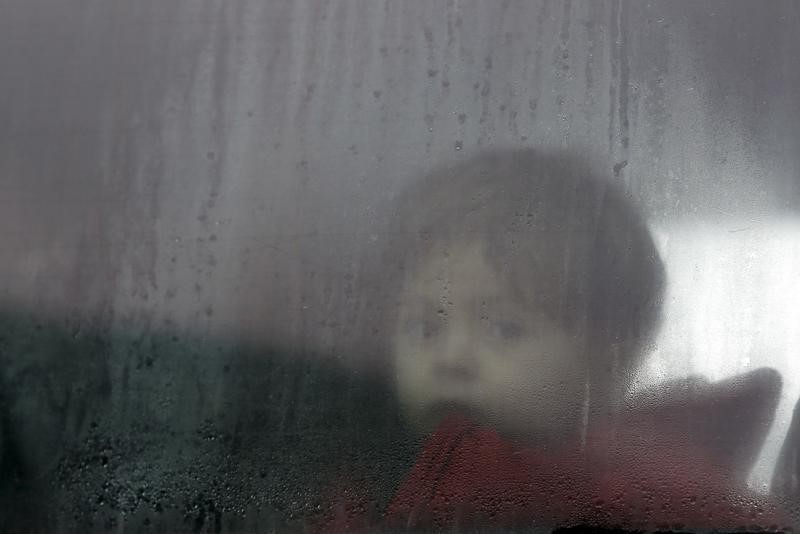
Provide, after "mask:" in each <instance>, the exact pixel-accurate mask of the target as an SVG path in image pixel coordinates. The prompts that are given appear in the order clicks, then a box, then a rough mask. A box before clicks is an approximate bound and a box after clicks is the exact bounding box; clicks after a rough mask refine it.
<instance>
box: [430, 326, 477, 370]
mask: <svg viewBox="0 0 800 534" xmlns="http://www.w3.org/2000/svg"><path fill="white" fill-rule="evenodd" d="M478 363H479V362H478V359H477V355H476V354H475V341H474V339H473V338H472V333H471V332H470V330H469V329H467V328H459V327H456V328H450V329H448V333H447V342H446V344H445V346H444V348H443V350H442V351H441V353H440V354H439V355H438V358H437V361H436V364H435V366H434V370H435V372H436V374H437V376H438V377H440V378H442V379H451V380H459V381H465V382H468V381H472V380H475V379H476V378H477V376H478Z"/></svg>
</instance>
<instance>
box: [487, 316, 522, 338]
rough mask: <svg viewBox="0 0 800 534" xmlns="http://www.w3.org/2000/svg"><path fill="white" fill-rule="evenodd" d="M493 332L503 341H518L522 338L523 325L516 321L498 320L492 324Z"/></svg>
mask: <svg viewBox="0 0 800 534" xmlns="http://www.w3.org/2000/svg"><path fill="white" fill-rule="evenodd" d="M491 332H492V335H493V336H495V337H499V338H502V339H517V338H519V337H520V336H522V332H523V329H522V325H521V324H519V323H517V322H515V321H504V320H497V321H492V323H491Z"/></svg>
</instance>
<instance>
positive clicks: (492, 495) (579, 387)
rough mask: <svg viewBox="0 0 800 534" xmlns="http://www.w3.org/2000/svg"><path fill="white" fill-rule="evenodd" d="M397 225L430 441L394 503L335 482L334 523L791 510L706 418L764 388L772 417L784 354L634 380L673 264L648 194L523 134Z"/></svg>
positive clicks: (717, 519) (385, 283)
mask: <svg viewBox="0 0 800 534" xmlns="http://www.w3.org/2000/svg"><path fill="white" fill-rule="evenodd" d="M387 235H388V239H387V242H386V255H385V256H384V261H383V263H382V269H381V272H380V273H379V274H378V277H379V278H378V279H376V281H375V282H374V284H375V285H374V287H381V288H382V289H383V292H382V293H380V300H381V301H382V302H383V310H384V313H383V314H381V316H380V317H379V320H378V322H379V324H378V325H376V326H375V328H376V330H378V331H381V332H383V333H384V334H385V335H386V347H385V351H386V353H387V354H389V355H390V356H391V361H390V363H389V364H388V365H387V369H388V376H389V377H390V380H389V382H393V383H394V387H395V388H396V392H397V398H398V402H399V406H400V409H401V411H402V413H403V417H404V419H405V420H406V421H407V422H408V423H409V425H410V426H411V427H412V428H414V429H415V431H416V432H418V433H420V434H421V435H422V436H423V439H424V443H423V444H422V446H421V448H420V450H419V452H418V454H417V456H416V460H415V462H414V465H413V466H412V468H411V469H410V470H409V471H408V472H407V473H406V475H405V476H404V477H403V479H402V480H400V481H396V483H397V484H399V485H398V486H397V489H396V491H395V493H394V495H393V497H392V498H391V499H390V502H389V504H388V506H386V508H385V509H383V510H380V509H375V508H374V507H372V508H370V506H368V505H365V504H364V503H365V502H366V501H371V502H374V499H373V498H371V497H370V496H369V490H368V489H365V488H364V486H363V485H361V484H356V485H351V486H350V487H348V486H347V483H346V482H343V483H342V486H343V487H346V488H348V489H347V490H346V491H343V493H342V495H347V497H346V498H344V499H342V498H338V497H334V498H333V501H332V502H333V504H332V506H331V507H330V509H329V514H328V516H327V521H329V522H332V523H323V524H325V525H326V526H330V525H331V524H334V525H337V527H338V528H345V527H350V528H359V527H360V528H365V529H370V528H377V526H378V525H381V526H384V527H392V528H412V529H413V528H422V529H427V528H441V527H448V528H450V527H464V528H472V527H487V526H491V527H509V528H511V527H523V526H530V525H532V524H540V525H542V524H543V525H547V526H569V525H574V524H591V525H596V526H605V527H613V526H624V527H626V528H650V529H652V528H674V527H676V526H677V527H679V528H683V527H684V526H687V525H688V526H689V527H693V528H700V527H703V528H711V527H720V526H728V527H731V528H733V527H739V526H743V525H752V524H761V525H764V526H774V525H777V524H779V523H780V522H782V521H784V518H783V517H782V516H781V515H780V513H779V512H777V511H776V510H774V509H772V508H770V507H769V503H767V502H764V501H763V499H761V498H759V497H757V496H755V495H753V494H751V493H750V492H749V491H748V490H747V489H746V486H745V485H744V483H743V481H742V479H741V477H738V476H737V473H736V469H735V467H738V466H734V465H732V464H733V462H731V461H728V462H727V463H726V462H725V460H730V458H728V457H725V459H723V456H722V455H720V452H721V451H719V450H713V447H714V443H713V442H709V441H708V440H707V439H704V437H703V436H702V435H699V434H696V433H693V430H694V428H693V426H692V421H693V420H692V418H691V411H697V412H698V413H704V414H705V415H707V416H709V417H711V418H712V420H713V419H715V418H716V419H718V418H719V417H720V416H723V417H724V414H722V415H721V414H720V413H719V412H720V410H719V409H717V406H723V408H724V407H725V406H726V405H725V404H724V403H722V404H719V402H718V401H719V400H720V399H725V398H728V397H731V398H732V399H733V404H734V405H736V404H737V403H736V400H737V399H738V400H741V399H742V398H743V395H745V396H746V395H747V394H749V393H752V391H751V390H755V392H756V395H755V397H756V398H755V399H752V398H747V399H745V400H746V401H747V402H748V403H750V405H751V406H755V407H762V406H765V408H764V411H765V412H766V413H761V412H758V413H757V415H759V416H765V417H764V418H765V419H767V420H768V419H769V418H770V417H771V411H772V410H774V403H775V391H776V387H777V388H779V385H780V380H779V377H777V376H776V375H775V374H774V372H771V371H769V370H765V371H763V372H758V373H754V374H753V375H752V376H748V377H745V378H743V379H741V380H739V381H734V382H732V383H730V384H720V385H714V386H711V385H709V384H707V383H704V382H702V381H688V382H685V383H678V384H673V385H672V387H670V388H663V389H662V390H660V391H651V392H649V393H648V394H647V395H646V396H645V397H643V398H636V399H634V400H633V401H631V399H630V398H627V397H626V396H625V393H626V392H627V390H628V389H629V386H630V384H629V382H630V378H631V377H632V376H633V374H634V372H635V370H636V368H637V366H638V365H639V363H640V362H641V360H642V358H643V356H644V354H645V352H646V350H647V348H648V344H649V343H650V342H651V340H652V338H653V335H654V333H655V330H656V327H657V325H658V321H659V317H660V305H661V296H662V293H663V289H664V269H663V266H662V263H661V260H660V258H659V256H658V253H657V251H656V248H655V246H654V244H653V241H652V239H651V237H650V234H649V232H648V230H647V228H646V225H645V223H644V221H643V219H642V218H641V217H640V216H639V215H638V214H637V211H636V210H635V209H634V208H633V206H632V204H631V202H630V201H629V200H628V199H627V197H626V196H625V194H624V193H623V192H622V191H620V190H618V189H617V188H616V187H615V186H614V185H613V184H612V183H610V182H608V181H603V180H601V179H600V178H599V177H596V176H595V173H594V172H592V170H591V167H590V166H589V165H588V164H587V163H586V162H584V161H581V160H580V159H578V158H575V157H573V156H570V155H568V154H557V153H555V154H554V153H548V154H540V153H538V152H535V151H531V150H506V151H492V152H485V153H481V154H478V155H476V156H474V157H472V158H469V159H467V160H465V161H464V162H462V163H459V164H455V165H452V166H445V167H443V168H440V169H438V170H436V171H435V172H434V173H433V174H431V175H429V176H428V177H427V178H426V179H424V180H423V181H421V182H419V183H417V184H415V185H414V186H413V187H412V188H410V189H409V190H408V191H407V192H406V193H405V194H404V195H403V196H402V197H401V198H400V199H399V200H398V202H397V204H396V208H395V210H394V211H393V212H392V213H391V223H390V225H389V230H388V232H387ZM742 384H744V386H743V385H742ZM759 395H760V396H761V397H765V398H766V399H767V400H766V402H763V401H759V400H758V398H759ZM751 397H752V395H751ZM753 402H754V403H753ZM729 404H730V403H729ZM687 406H688V407H691V410H689V411H688V412H687V410H686V407H687ZM755 420H756V421H758V419H755ZM749 421H750V422H751V423H752V422H753V419H752V418H751V419H750V420H749ZM687 422H688V424H689V426H688V427H687ZM739 430H741V427H740V428H739ZM762 439H763V438H762ZM755 441H756V443H757V444H760V441H759V439H758V438H756V439H755ZM734 442H735V443H738V442H737V441H736V440H734ZM733 448H734V449H735V448H736V447H733ZM750 449H752V447H750V448H749V449H748V451H749V452H752V451H751V450H750ZM737 453H738V449H737ZM733 457H734V458H738V457H737V456H736V454H733ZM751 460H752V458H751ZM360 492H364V493H360ZM359 494H361V495H362V500H363V502H359V499H358V497H356V496H357V495H359ZM698 499H699V500H701V501H702V502H700V503H698ZM357 510H362V511H363V510H369V511H371V512H370V513H366V514H365V513H360V514H359V513H358V512H357Z"/></svg>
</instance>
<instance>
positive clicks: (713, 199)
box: [0, 0, 800, 488]
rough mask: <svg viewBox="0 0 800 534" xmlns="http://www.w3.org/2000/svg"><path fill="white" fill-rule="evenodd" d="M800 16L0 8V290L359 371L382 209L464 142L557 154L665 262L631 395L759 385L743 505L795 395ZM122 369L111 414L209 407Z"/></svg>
mask: <svg viewBox="0 0 800 534" xmlns="http://www.w3.org/2000/svg"><path fill="white" fill-rule="evenodd" d="M799 24H800V4H798V3H797V2H794V1H770V2H761V1H757V0H752V1H740V0H735V1H730V0H725V1H674V0H670V1H653V2H644V1H637V2H633V1H583V2H579V1H573V2H570V1H545V2H542V1H536V2H534V1H517V2H512V1H497V2H494V1H464V0H450V1H436V2H422V1H419V2H417V1H409V2H399V1H398V2H390V1H388V0H386V1H368V0H364V1H359V0H339V1H337V0H331V1H327V0H311V1H308V0H306V1H302V0H298V1H277V0H274V1H260V2H259V1H255V0H242V1H222V0H174V1H169V2H164V1H162V0H158V1H156V0H138V1H128V2H123V1H115V2H108V1H101V0H71V1H67V2H65V1H54V0H24V1H21V0H0V73H2V77H1V78H0V80H1V81H0V258H2V261H0V296H1V297H2V300H3V303H4V307H5V308H7V309H11V310H18V311H20V312H25V313H34V314H37V315H40V316H42V317H47V318H53V320H61V319H62V318H69V317H72V316H81V317H95V318H99V320H102V321H106V322H108V323H110V324H111V325H112V326H113V325H116V326H120V325H126V324H128V323H129V322H131V321H133V322H135V324H136V325H137V328H139V329H140V330H141V331H142V332H144V333H145V334H146V333H147V332H148V331H151V330H152V331H154V330H157V329H160V328H177V329H188V330H190V331H191V332H192V333H193V335H197V336H199V337H200V338H202V337H203V336H225V337H227V338H230V339H238V340H248V341H254V342H270V343H272V342H276V343H282V344H288V345H291V346H303V347H309V350H312V351H317V352H323V353H326V354H330V355H334V356H336V357H337V358H339V359H340V360H341V361H342V362H343V363H344V364H345V365H349V366H352V368H354V369H358V368H360V366H362V365H369V364H370V362H369V361H368V360H369V358H370V355H371V354H372V352H371V351H370V350H369V347H368V346H367V347H365V346H356V343H354V342H353V340H354V339H359V337H358V336H356V335H355V334H357V333H358V331H359V328H360V326H361V325H362V324H363V316H362V313H363V311H362V310H361V307H360V300H359V295H360V288H359V280H360V278H359V277H360V275H361V273H362V270H363V265H364V264H365V262H368V261H370V258H371V255H372V254H373V253H374V252H375V250H377V248H378V247H379V245H380V242H381V239H380V235H379V234H378V233H376V231H375V228H376V227H377V225H378V224H379V223H380V222H381V220H382V219H381V217H382V213H383V212H384V210H385V208H386V207H387V206H388V205H389V204H390V202H391V199H392V197H393V195H394V194H395V193H397V192H398V191H400V190H401V189H402V187H403V185H404V184H405V183H407V182H408V180H410V179H412V178H413V177H415V176H416V175H418V174H419V173H421V172H424V171H425V170H426V169H428V168H430V167H431V166H432V165H434V164H438V163H441V162H443V161H449V160H456V159H458V158H460V157H463V156H464V155H468V154H470V153H472V152H473V151H474V150H475V149H476V148H478V147H492V146H532V147H543V148H544V147H567V148H570V149H573V150H576V151H579V152H582V153H588V154H590V155H591V157H593V158H594V159H595V160H596V162H597V165H598V166H600V167H602V168H604V169H606V170H607V171H608V173H609V174H611V175H612V176H614V177H615V179H616V180H619V181H620V182H621V183H623V184H624V185H625V187H626V188H628V190H630V191H631V192H633V194H634V196H635V198H636V199H637V200H638V201H639V202H640V204H641V205H642V206H643V207H644V210H645V212H646V213H647V215H648V217H649V221H650V224H651V227H652V228H653V231H654V232H655V233H656V235H657V237H658V242H659V246H660V247H661V248H662V252H663V253H664V256H665V260H666V262H667V266H668V271H669V275H670V281H671V282H672V286H671V293H670V296H669V299H668V315H667V321H666V323H665V329H664V333H663V334H662V340H661V342H660V344H659V347H658V350H657V351H656V353H655V354H653V355H652V357H651V360H650V363H649V364H648V366H647V367H646V369H645V372H644V373H643V375H642V377H640V379H641V381H642V383H649V381H652V380H658V379H663V378H666V377H669V376H676V375H680V376H683V375H686V374H691V373H701V374H704V375H705V376H708V377H709V378H712V379H720V378H724V377H726V376H729V375H732V374H736V373H739V372H743V371H746V370H749V369H753V368H756V367H759V366H762V365H769V366H773V367H775V368H777V369H778V370H779V371H781V373H782V374H783V377H784V393H783V400H782V402H781V405H780V407H779V413H778V417H777V419H776V423H775V425H774V427H773V430H772V432H771V434H770V439H769V440H768V443H767V445H766V446H765V450H764V453H763V458H762V460H761V462H760V464H759V465H760V467H759V468H758V470H757V472H754V474H753V476H752V483H753V484H754V486H755V487H760V488H763V484H764V483H765V481H767V480H768V479H769V474H770V472H771V465H772V464H771V462H774V457H775V455H776V454H777V449H778V447H779V446H780V444H781V441H782V437H783V434H784V433H785V432H786V427H787V426H788V421H789V416H790V413H791V408H792V406H793V405H794V402H795V400H796V399H797V397H798V395H800V367H799V365H800V364H798V363H796V360H798V358H797V353H798V349H800V330H798V328H800V327H798V326H797V325H799V324H800V305H799V304H798V302H800V289H798V288H800V274H798V273H800V244H798V243H800V223H798V205H799V203H800V177H798V157H799V156H798V154H800V131H799V130H800V99H799V98H798V97H797V95H798V91H800V67H799V65H800V63H798V61H797V51H798V50H800V46H799V45H800V32H798V31H797V29H798V27H799V26H798V25H799ZM143 335H144V334H143ZM137 358H140V356H137V355H136V353H135V351H132V352H130V351H129V352H124V351H123V352H118V353H115V355H114V356H113V357H112V358H111V360H110V362H109V369H110V370H109V377H110V381H109V385H108V388H109V391H110V397H109V398H110V404H111V406H112V407H117V408H119V407H121V406H127V405H129V404H130V403H131V402H132V400H131V397H132V396H135V397H136V402H137V403H140V404H142V405H147V406H151V405H158V406H161V408H160V410H161V411H160V413H161V414H162V416H163V420H164V421H165V422H170V424H172V423H174V422H175V421H182V422H183V423H182V424H185V425H186V426H187V427H191V426H192V424H194V423H192V421H195V420H202V418H203V416H204V414H205V413H210V412H214V411H215V410H219V409H220V406H221V403H222V400H221V397H222V394H221V393H220V391H221V389H220V388H221V387H222V386H220V383H219V380H218V379H217V377H216V374H215V373H218V372H219V369H220V367H221V366H222V365H223V363H222V362H220V361H216V360H213V358H211V359H209V358H195V359H189V361H184V360H180V362H179V363H173V364H171V365H167V366H166V367H164V368H163V369H162V371H161V373H160V374H159V376H160V377H161V378H162V379H163V377H164V376H169V377H171V379H172V380H174V383H175V384H178V385H179V386H180V387H178V388H172V389H169V390H168V389H165V387H162V383H161V382H159V381H158V380H156V379H155V378H154V377H153V376H150V375H140V376H139V377H138V378H136V379H134V380H139V382H138V383H137V384H138V385H137V386H134V387H132V388H129V387H128V386H127V384H128V382H127V381H126V380H127V379H125V380H123V377H128V376H130V373H131V372H132V371H131V369H134V368H135V366H136V361H137ZM365 360H366V361H365ZM16 364H17V365H20V366H24V365H25V362H24V361H16ZM165 365H166V364H165ZM164 380H166V379H164ZM123 384H125V385H124V386H123ZM176 390H177V393H176ZM164 399H166V400H164ZM165 403H166V404H165ZM151 407H152V406H151ZM31 409H32V408H31ZM79 433H80V432H79Z"/></svg>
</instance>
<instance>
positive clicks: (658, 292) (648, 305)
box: [379, 149, 664, 369]
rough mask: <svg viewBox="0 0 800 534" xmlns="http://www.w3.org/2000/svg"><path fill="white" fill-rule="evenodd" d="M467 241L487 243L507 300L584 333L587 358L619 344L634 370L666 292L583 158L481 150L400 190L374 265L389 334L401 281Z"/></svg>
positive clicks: (645, 235)
mask: <svg viewBox="0 0 800 534" xmlns="http://www.w3.org/2000/svg"><path fill="white" fill-rule="evenodd" d="M462 240H469V241H473V240H481V241H483V242H484V243H485V244H486V247H487V248H486V250H487V256H488V257H487V260H488V261H489V262H490V263H491V264H493V265H494V267H495V268H496V269H497V271H498V273H499V275H500V276H503V277H504V278H505V279H506V280H507V281H508V282H510V283H511V284H512V289H513V291H515V292H517V293H518V294H521V295H524V296H526V297H527V298H529V299H534V301H536V302H537V304H541V305H542V306H543V307H544V309H545V310H546V311H547V312H548V314H549V315H550V316H551V317H552V318H554V319H555V320H557V321H558V322H559V323H560V324H562V325H565V326H567V327H568V328H571V329H573V331H575V332H580V333H584V334H588V336H587V339H588V340H589V343H590V345H589V346H588V347H587V349H588V352H589V353H590V354H591V353H592V352H595V351H596V349H598V348H604V349H607V348H610V347H614V346H617V347H626V348H625V349H624V350H623V351H622V352H621V353H620V354H619V357H621V358H623V359H624V361H619V362H617V363H618V364H622V365H623V366H624V368H625V369H630V368H631V367H632V366H633V365H634V364H635V363H636V361H635V359H636V358H637V357H638V355H639V354H641V353H642V349H643V348H644V346H645V344H647V343H648V342H649V341H650V340H651V339H652V336H653V334H654V333H655V330H656V327H657V325H658V322H659V318H660V311H661V298H662V293H663V288H664V268H663V265H662V262H661V259H660V257H659V254H658V252H657V250H656V247H655V245H654V243H653V240H652V236H651V234H650V232H649V231H648V229H647V227H646V224H645V222H644V220H643V218H642V217H641V216H640V215H639V213H638V212H637V211H636V209H634V207H633V205H632V203H631V202H630V201H629V200H628V198H627V197H626V195H625V194H624V193H623V192H622V191H621V190H620V189H619V188H618V187H616V186H615V185H614V184H613V183H612V182H611V181H609V180H601V179H600V178H599V177H598V176H596V172H595V171H594V170H593V169H592V167H591V166H590V165H588V164H587V162H585V161H583V160H582V159H581V158H577V157H574V156H571V155H568V154H564V153H544V152H538V151H534V150H528V149H516V150H493V151H486V152H481V153H478V154H477V155H475V156H473V157H469V158H468V159H465V160H463V161H461V162H458V163H455V164H451V165H446V166H443V167H441V168H438V169H436V170H435V171H434V172H432V173H431V174H429V175H428V176H427V177H426V178H425V179H423V180H421V181H419V182H417V183H414V184H413V185H412V186H411V187H410V188H408V189H407V190H406V191H404V193H403V194H402V195H401V196H400V198H398V199H397V202H396V203H395V204H394V208H393V210H392V211H391V214H390V221H389V230H388V231H387V240H386V242H385V245H386V246H385V252H384V254H383V257H382V262H381V263H382V265H381V280H380V282H379V283H380V285H381V286H382V287H383V290H384V291H386V292H383V293H384V295H385V296H388V297H389V298H388V300H389V302H388V303H387V304H389V309H388V310H386V313H383V314H382V319H383V321H384V324H383V326H384V328H380V330H381V331H382V332H383V334H384V335H387V334H388V333H389V332H391V324H392V321H393V320H394V314H393V313H392V310H394V309H395V307H394V306H392V303H393V302H394V301H395V300H396V297H397V295H399V292H400V291H401V289H402V283H403V280H404V278H405V276H406V274H407V273H411V272H413V270H414V269H415V268H416V267H417V265H418V264H419V262H420V261H421V260H422V259H424V258H426V257H427V256H428V254H429V253H430V252H431V251H433V250H434V249H436V248H437V247H442V246H446V245H447V244H452V243H454V242H457V241H458V242H460V241H462ZM541 289H544V292H542V291H540V290H541ZM529 302H531V301H529ZM598 344H600V345H601V346H598ZM602 345H606V346H605V347H602Z"/></svg>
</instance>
